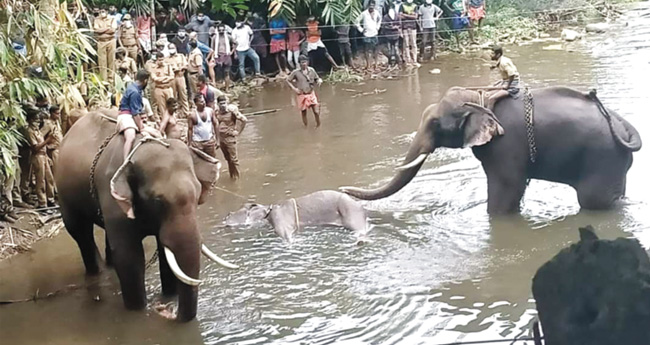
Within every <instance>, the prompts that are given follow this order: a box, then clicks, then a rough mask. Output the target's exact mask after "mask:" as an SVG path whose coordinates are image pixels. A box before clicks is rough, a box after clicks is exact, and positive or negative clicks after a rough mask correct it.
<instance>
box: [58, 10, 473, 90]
mask: <svg viewBox="0 0 650 345" xmlns="http://www.w3.org/2000/svg"><path fill="white" fill-rule="evenodd" d="M485 5H486V4H485V0H423V1H422V2H421V3H416V2H414V0H406V1H405V2H402V0H365V1H364V4H363V12H362V13H361V14H360V15H359V16H358V18H356V20H355V21H353V22H351V23H340V24H337V25H323V24H321V23H320V22H319V21H318V20H317V19H316V18H315V17H309V18H306V19H304V18H303V19H296V20H293V21H288V20H286V19H285V18H283V17H282V16H281V15H275V16H273V15H272V14H267V15H261V14H258V13H252V14H251V15H250V16H245V15H243V14H241V13H240V14H239V15H238V16H237V17H236V19H235V20H234V26H230V25H229V24H231V25H232V24H233V23H231V22H229V23H227V22H224V21H221V20H212V19H211V18H210V17H209V16H208V15H207V14H206V13H202V12H199V13H196V14H195V15H191V16H190V17H189V19H188V18H187V16H186V15H184V14H182V12H180V11H177V10H175V9H172V10H170V11H169V12H168V11H166V10H163V11H161V13H156V15H154V16H148V15H140V16H136V13H135V12H133V11H132V12H130V13H129V12H128V11H127V9H125V8H124V9H122V10H121V11H119V12H118V10H117V8H116V7H115V6H106V7H95V8H93V9H92V15H88V16H84V15H80V16H79V17H78V18H77V23H78V26H80V27H87V28H89V29H90V32H91V33H92V34H93V37H94V39H95V40H96V47H97V67H98V71H99V73H100V74H101V75H102V77H103V79H104V80H106V81H109V82H110V81H112V80H113V74H114V73H117V74H119V75H120V77H122V78H124V77H128V78H131V79H133V78H134V77H135V72H136V71H135V68H134V66H144V65H146V64H147V63H150V64H151V63H152V62H151V60H152V59H154V61H155V59H158V58H160V56H161V55H162V56H163V57H164V58H167V57H169V55H170V54H171V53H172V51H174V50H175V51H176V53H177V54H179V55H181V54H182V55H185V56H186V57H189V55H191V53H192V52H193V50H194V49H195V48H192V47H190V44H191V42H195V43H196V48H198V50H199V51H200V52H201V54H200V55H195V57H196V59H195V60H191V61H190V62H195V64H194V65H193V67H192V68H191V69H188V70H189V71H190V72H192V73H195V72H198V73H200V74H204V75H205V76H206V77H209V78H210V81H211V82H212V83H216V82H217V80H219V81H220V82H223V83H224V86H225V87H226V88H227V87H228V86H229V85H230V79H231V78H238V79H239V80H244V79H245V78H246V67H252V72H253V74H255V75H256V76H259V75H261V74H262V73H264V74H266V75H269V74H274V73H276V72H277V75H278V76H280V77H286V76H288V75H289V74H290V72H291V70H293V69H297V68H298V66H299V61H298V58H299V57H300V56H301V55H305V56H307V57H308V58H309V63H310V65H311V66H315V67H317V69H320V70H326V69H329V68H338V67H339V66H347V67H350V68H353V69H357V67H359V69H361V67H362V66H355V63H354V56H355V55H362V56H363V57H364V60H365V66H364V68H363V69H365V70H370V71H376V70H377V59H378V57H379V55H380V54H381V55H384V56H385V57H386V58H387V61H388V63H387V64H385V65H384V67H389V66H395V65H401V66H419V64H420V63H421V62H422V61H428V60H430V59H435V58H436V41H439V39H440V37H439V35H438V32H437V30H436V29H437V28H438V27H439V26H440V24H439V22H440V21H441V20H443V19H446V20H447V21H448V25H447V26H448V27H449V28H450V29H451V32H452V34H453V35H454V36H455V37H456V38H457V39H458V34H459V33H460V32H462V31H465V30H467V31H468V32H469V35H470V41H471V42H475V39H474V36H473V30H472V28H473V27H476V26H480V24H481V21H482V20H483V19H484V18H485ZM71 6H72V7H74V5H71ZM443 13H447V14H448V16H446V17H444V18H443ZM265 17H266V19H265ZM153 30H157V31H158V32H159V35H156V39H154V40H152V32H153ZM324 35H325V36H326V37H325V38H324V37H323V36H324ZM326 43H327V44H326ZM458 43H459V44H460V41H459V40H458ZM172 46H173V47H172ZM125 57H128V59H125ZM199 58H200V63H199ZM131 60H132V61H131ZM111 71H113V72H114V73H111ZM186 77H188V76H187V75H186Z"/></svg>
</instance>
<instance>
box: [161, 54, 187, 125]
mask: <svg viewBox="0 0 650 345" xmlns="http://www.w3.org/2000/svg"><path fill="white" fill-rule="evenodd" d="M168 50H169V57H168V58H167V61H166V62H167V64H169V66H170V67H171V69H172V72H174V82H173V84H172V86H173V89H174V97H175V98H176V99H177V100H178V103H179V105H180V110H181V116H183V117H187V115H189V113H190V105H189V102H188V100H187V83H186V81H185V71H187V58H185V55H183V54H178V53H177V52H176V45H174V43H169V45H168Z"/></svg>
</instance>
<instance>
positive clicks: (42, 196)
mask: <svg viewBox="0 0 650 345" xmlns="http://www.w3.org/2000/svg"><path fill="white" fill-rule="evenodd" d="M27 122H28V126H27V142H28V144H29V147H30V149H31V151H32V157H31V170H32V173H33V174H34V177H35V178H36V190H35V192H36V197H37V199H38V205H37V207H38V208H45V207H47V206H48V205H47V203H48V199H49V201H50V202H51V203H52V202H53V201H54V185H49V184H48V183H47V181H46V178H45V175H46V172H47V170H48V169H49V165H48V162H47V145H50V144H52V143H53V142H54V137H53V136H52V135H48V136H47V137H46V138H45V139H44V138H43V135H42V134H41V131H40V129H39V128H38V127H39V119H38V112H34V111H28V112H27Z"/></svg>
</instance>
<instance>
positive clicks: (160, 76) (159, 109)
mask: <svg viewBox="0 0 650 345" xmlns="http://www.w3.org/2000/svg"><path fill="white" fill-rule="evenodd" d="M155 56H156V64H155V65H154V66H153V67H152V68H151V80H153V86H154V89H153V93H152V96H153V99H154V103H155V104H156V113H157V118H159V119H161V118H162V117H163V114H164V113H165V112H166V111H167V99H169V98H172V97H173V96H174V89H173V88H172V85H173V84H174V81H175V79H174V72H173V70H172V66H171V65H170V64H169V63H168V62H167V61H165V60H166V59H165V58H164V57H163V56H162V54H161V53H160V52H157V53H155Z"/></svg>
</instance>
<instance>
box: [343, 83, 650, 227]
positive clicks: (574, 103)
mask: <svg viewBox="0 0 650 345" xmlns="http://www.w3.org/2000/svg"><path fill="white" fill-rule="evenodd" d="M530 95H531V96H530V97H532V99H533V100H534V102H533V103H532V104H530V103H529V104H530V105H529V108H530V109H532V110H533V111H532V112H529V111H526V106H525V104H524V103H525V100H524V98H526V97H528V94H526V95H525V96H524V97H519V99H514V98H511V97H507V98H504V99H502V100H500V101H499V102H497V103H496V104H495V106H494V109H493V111H492V110H490V109H487V108H485V107H483V106H481V105H480V104H481V103H482V101H481V96H480V94H479V93H478V92H476V91H472V90H468V89H464V88H461V87H453V88H451V89H449V90H448V91H447V92H446V93H445V95H444V96H443V98H442V99H441V101H440V102H439V103H438V104H434V105H430V106H429V107H427V108H426V109H425V110H424V113H423V114H422V120H421V121H420V126H419V128H418V130H417V133H416V135H415V138H414V139H413V142H412V143H411V146H410V147H409V150H408V152H407V154H406V158H405V159H404V164H403V165H402V166H401V167H398V168H397V170H398V172H397V174H396V175H395V176H394V177H393V179H392V180H391V181H390V182H388V183H387V184H386V185H384V186H381V187H379V188H376V189H372V190H365V189H361V188H356V187H341V190H342V191H344V192H346V193H348V194H350V195H352V196H354V197H357V198H360V199H364V200H375V199H380V198H385V197H388V196H390V195H392V194H394V193H396V192H397V191H399V190H400V189H402V188H403V187H404V186H406V185H407V184H408V183H409V182H410V181H411V180H412V179H413V178H414V177H415V175H416V174H417V173H418V171H419V170H420V168H421V167H422V165H423V164H424V161H425V160H426V158H427V156H428V155H429V154H431V153H433V151H434V150H435V149H436V148H438V147H450V148H461V147H470V148H472V151H473V153H474V156H476V158H478V159H479V160H480V161H481V165H482V166H483V170H484V171H485V175H486V176H487V182H488V200H487V210H488V213H490V214H507V213H516V212H519V207H520V201H521V198H522V197H523V195H524V191H525V190H526V185H527V181H528V180H529V179H541V180H546V181H552V182H559V183H565V184H568V185H570V186H572V187H573V188H574V189H575V190H576V192H577V194H578V202H579V203H580V206H581V207H582V208H584V209H609V208H611V207H613V205H614V204H615V202H616V201H617V200H618V199H620V198H621V197H623V196H624V195H625V182H626V176H627V171H628V169H630V167H631V166H632V153H633V152H635V151H638V150H640V149H641V137H640V135H639V133H638V132H637V131H636V129H635V128H634V127H633V126H632V125H631V124H630V123H629V122H627V121H626V120H625V119H624V118H622V117H621V116H620V115H618V114H617V113H616V112H614V111H612V110H611V109H608V108H606V107H605V106H604V105H603V104H602V103H601V102H600V100H599V99H598V98H597V97H596V95H595V91H592V92H590V93H589V94H586V93H583V92H579V91H577V90H574V89H570V88H566V87H549V88H544V89H536V90H531V93H530Z"/></svg>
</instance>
